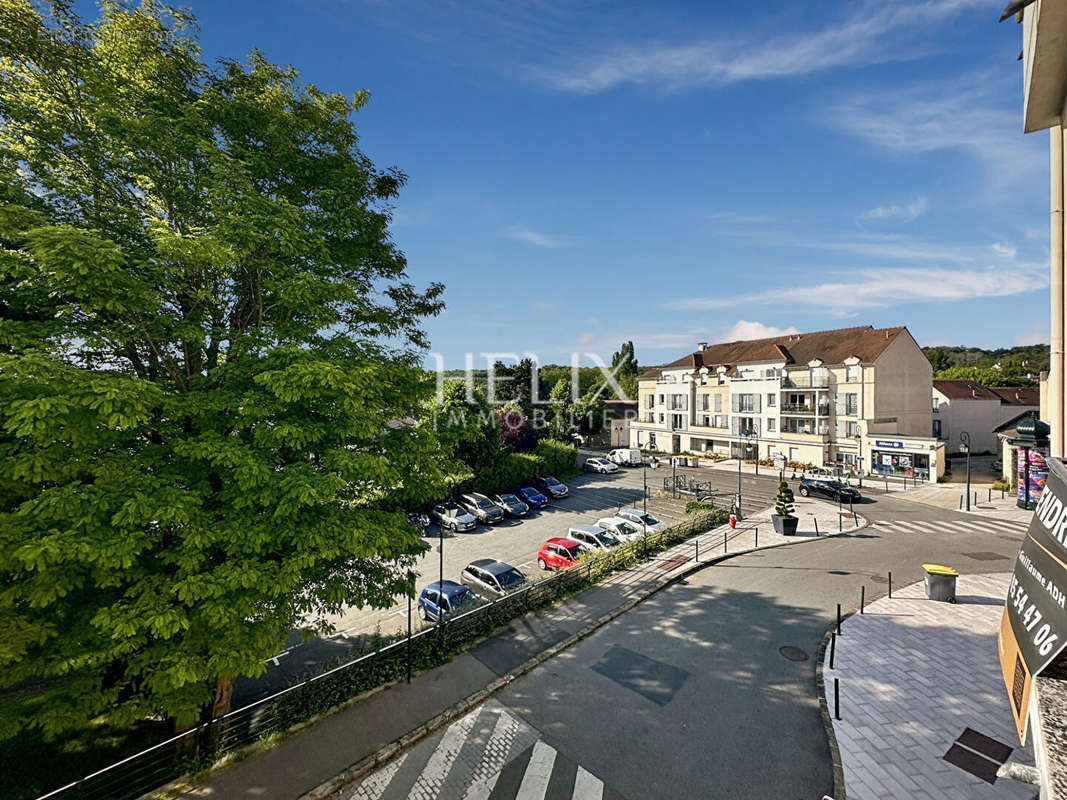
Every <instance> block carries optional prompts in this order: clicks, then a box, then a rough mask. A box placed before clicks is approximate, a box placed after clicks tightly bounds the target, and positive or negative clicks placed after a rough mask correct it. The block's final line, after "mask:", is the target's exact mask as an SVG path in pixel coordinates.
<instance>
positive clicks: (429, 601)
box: [419, 581, 478, 621]
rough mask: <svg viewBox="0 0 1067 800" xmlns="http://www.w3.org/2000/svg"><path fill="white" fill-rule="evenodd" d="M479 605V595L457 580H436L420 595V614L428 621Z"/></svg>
mask: <svg viewBox="0 0 1067 800" xmlns="http://www.w3.org/2000/svg"><path fill="white" fill-rule="evenodd" d="M476 605H478V595H476V594H475V593H474V592H472V591H471V590H470V589H468V588H467V587H466V586H464V585H463V584H462V583H456V582H455V581H445V582H444V583H438V582H437V581H434V582H433V583H431V584H430V585H429V586H427V587H426V588H425V589H423V590H422V594H420V595H419V616H420V617H422V618H423V619H424V620H426V621H430V620H437V619H440V618H441V617H442V616H446V617H447V616H448V615H449V614H455V613H457V612H460V613H462V612H463V611H467V610H469V609H472V608H474V607H475V606H476Z"/></svg>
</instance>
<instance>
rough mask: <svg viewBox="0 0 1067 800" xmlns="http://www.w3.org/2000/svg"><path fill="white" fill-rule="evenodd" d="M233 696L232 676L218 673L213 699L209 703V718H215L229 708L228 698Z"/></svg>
mask: <svg viewBox="0 0 1067 800" xmlns="http://www.w3.org/2000/svg"><path fill="white" fill-rule="evenodd" d="M232 697H233V676H232V675H219V677H218V680H217V681H216V682H215V699H214V701H213V702H212V704H211V718H212V719H217V718H218V717H221V716H222V715H223V714H226V713H228V712H229V710H230V698H232Z"/></svg>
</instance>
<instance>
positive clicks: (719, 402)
mask: <svg viewBox="0 0 1067 800" xmlns="http://www.w3.org/2000/svg"><path fill="white" fill-rule="evenodd" d="M720 411H722V395H721V394H717V395H715V413H716V414H718V413H719V412H720Z"/></svg>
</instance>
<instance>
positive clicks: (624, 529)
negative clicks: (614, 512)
mask: <svg viewBox="0 0 1067 800" xmlns="http://www.w3.org/2000/svg"><path fill="white" fill-rule="evenodd" d="M596 524H597V527H598V528H601V529H602V530H605V531H607V532H608V533H611V534H614V536H615V538H616V539H622V540H623V541H625V542H631V541H633V540H634V539H640V538H641V536H642V535H643V533H644V531H642V529H641V528H639V527H637V524H636V523H633V522H631V521H630V520H627V519H623V518H622V517H601V518H600V519H598V520H597V521H596Z"/></svg>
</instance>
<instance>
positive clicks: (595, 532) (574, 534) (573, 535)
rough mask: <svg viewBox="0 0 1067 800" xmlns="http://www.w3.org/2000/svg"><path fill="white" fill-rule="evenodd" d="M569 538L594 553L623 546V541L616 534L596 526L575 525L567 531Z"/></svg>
mask: <svg viewBox="0 0 1067 800" xmlns="http://www.w3.org/2000/svg"><path fill="white" fill-rule="evenodd" d="M567 538H568V539H573V540H574V541H576V542H578V543H579V544H581V545H584V546H585V547H587V548H589V550H590V551H593V552H596V551H600V550H608V549H610V548H612V547H618V546H619V545H620V544H622V540H621V539H619V537H617V536H616V535H615V534H613V533H611V532H610V531H606V530H604V529H603V528H598V527H596V526H595V525H574V526H573V527H570V528H568V529H567Z"/></svg>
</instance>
